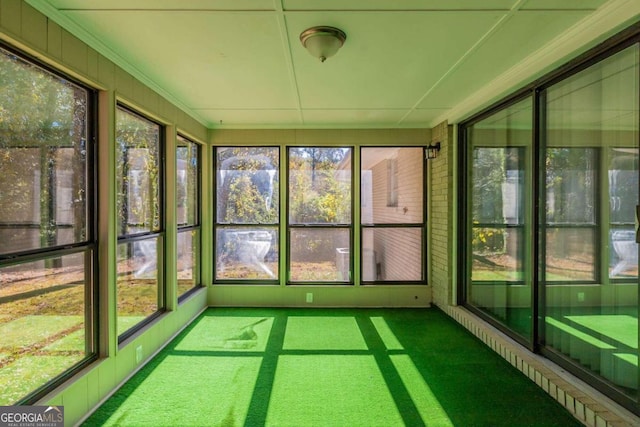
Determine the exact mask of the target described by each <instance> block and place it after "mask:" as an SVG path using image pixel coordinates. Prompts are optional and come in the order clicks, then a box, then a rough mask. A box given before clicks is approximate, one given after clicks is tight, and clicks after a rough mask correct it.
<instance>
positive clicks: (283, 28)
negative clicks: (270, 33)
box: [273, 0, 304, 125]
mask: <svg viewBox="0 0 640 427" xmlns="http://www.w3.org/2000/svg"><path fill="white" fill-rule="evenodd" d="M283 1H284V0H273V5H274V9H275V12H276V16H277V19H278V26H279V29H280V36H281V38H282V43H283V46H282V48H283V50H284V53H285V54H284V56H285V61H286V62H287V64H286V67H287V70H288V72H289V79H290V80H291V86H292V89H293V93H294V94H295V98H296V107H297V111H298V119H299V120H300V124H302V125H304V114H303V112H302V100H301V99H300V86H299V85H298V77H297V75H296V69H295V67H294V65H293V56H292V53H291V40H289V31H288V28H287V19H286V17H285V16H284V5H283V4H282V2H283Z"/></svg>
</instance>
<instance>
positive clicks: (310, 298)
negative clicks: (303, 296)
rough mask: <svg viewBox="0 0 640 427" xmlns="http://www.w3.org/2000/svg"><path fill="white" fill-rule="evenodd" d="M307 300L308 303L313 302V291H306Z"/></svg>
mask: <svg viewBox="0 0 640 427" xmlns="http://www.w3.org/2000/svg"><path fill="white" fill-rule="evenodd" d="M307 302H308V303H312V302H313V292H307Z"/></svg>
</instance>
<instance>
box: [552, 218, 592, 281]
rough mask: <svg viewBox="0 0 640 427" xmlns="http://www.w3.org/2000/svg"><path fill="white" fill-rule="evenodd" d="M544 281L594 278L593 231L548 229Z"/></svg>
mask: <svg viewBox="0 0 640 427" xmlns="http://www.w3.org/2000/svg"><path fill="white" fill-rule="evenodd" d="M546 242H547V252H546V265H545V272H546V277H545V279H546V280H547V281H571V280H588V281H592V280H595V259H594V250H595V246H594V231H593V229H591V228H553V227H549V228H547V239H546Z"/></svg>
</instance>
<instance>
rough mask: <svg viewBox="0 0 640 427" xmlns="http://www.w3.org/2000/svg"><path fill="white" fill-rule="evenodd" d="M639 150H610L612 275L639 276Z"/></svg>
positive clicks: (623, 277)
mask: <svg viewBox="0 0 640 427" xmlns="http://www.w3.org/2000/svg"><path fill="white" fill-rule="evenodd" d="M639 173H640V172H639V171H638V149H637V148H618V147H616V148H611V149H609V171H608V181H609V222H610V226H609V277H610V278H612V279H637V277H638V245H637V244H636V241H635V229H634V224H635V207H636V205H637V204H638V188H639V185H640V183H639V182H638V175H639Z"/></svg>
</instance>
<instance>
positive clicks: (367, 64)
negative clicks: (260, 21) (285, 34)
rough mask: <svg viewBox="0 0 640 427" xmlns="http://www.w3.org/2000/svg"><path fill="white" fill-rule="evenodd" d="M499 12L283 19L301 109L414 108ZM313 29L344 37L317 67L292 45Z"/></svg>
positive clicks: (347, 14)
mask: <svg viewBox="0 0 640 427" xmlns="http://www.w3.org/2000/svg"><path fill="white" fill-rule="evenodd" d="M502 16H503V14H502V13H499V12H481V13H479V12H457V13H455V12H436V13H430V12H398V13H392V14H388V13H375V12H361V13H357V12H345V13H340V14H335V13H333V14H332V13H292V14H289V13H288V14H287V15H286V19H287V28H288V30H289V39H290V41H291V43H292V46H291V54H292V58H293V64H294V69H295V74H296V79H297V83H298V92H299V94H300V100H301V105H302V107H303V108H315V109H330V108H338V109H352V108H370V109H389V108H411V107H413V106H414V105H415V103H416V102H417V101H418V100H419V99H420V97H421V96H422V95H423V94H424V93H425V92H426V90H427V89H428V88H430V87H431V86H433V85H434V84H435V82H436V81H438V79H439V78H440V77H441V75H442V73H444V72H445V71H446V70H448V69H449V68H450V67H451V66H452V65H453V64H454V63H455V62H456V61H457V60H458V58H459V57H460V56H461V55H463V54H464V53H465V52H466V51H467V50H468V49H469V48H470V47H471V46H472V45H473V44H474V43H475V42H476V41H477V40H478V38H480V37H481V36H482V35H483V34H484V33H485V32H486V31H487V30H488V29H489V28H491V26H492V25H494V24H495V22H496V21H498V20H499V18H500V17H502ZM314 25H331V26H336V27H338V28H340V29H342V30H343V31H345V32H346V34H347V40H346V42H345V45H344V46H343V47H342V49H340V51H338V53H337V54H336V56H334V57H331V58H329V59H327V61H326V62H324V63H321V62H320V61H319V60H317V59H315V58H313V57H312V56H311V55H309V53H308V52H306V51H305V49H304V48H303V47H302V45H301V44H300V42H299V41H298V40H297V39H298V37H299V34H300V33H301V32H302V31H304V30H305V29H307V28H308V27H311V26H314Z"/></svg>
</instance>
